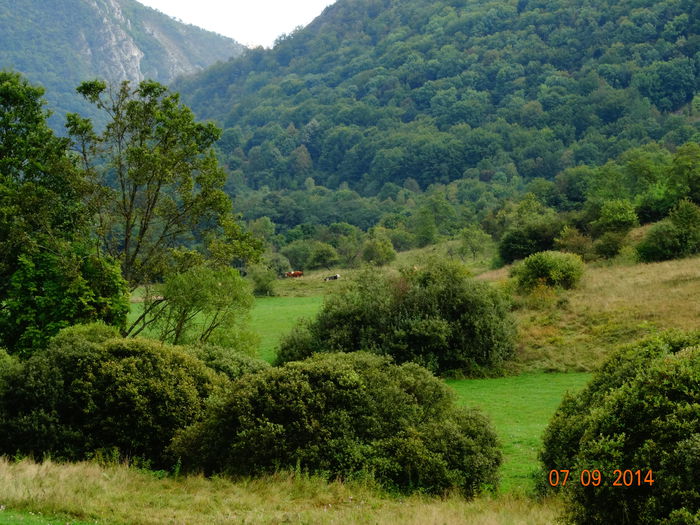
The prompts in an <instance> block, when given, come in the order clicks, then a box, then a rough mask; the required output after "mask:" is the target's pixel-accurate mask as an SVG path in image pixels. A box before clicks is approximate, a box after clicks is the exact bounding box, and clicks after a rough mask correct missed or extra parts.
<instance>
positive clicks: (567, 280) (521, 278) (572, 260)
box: [511, 251, 585, 291]
mask: <svg viewBox="0 0 700 525" xmlns="http://www.w3.org/2000/svg"><path fill="white" fill-rule="evenodd" d="M584 268H585V266H584V264H583V259H581V256H579V255H576V254H574V253H563V252H555V251H548V252H539V253H535V254H533V255H530V256H529V257H527V258H526V259H525V260H523V261H522V262H521V263H519V264H517V265H515V266H514V267H513V269H512V270H511V277H514V278H515V281H516V283H517V285H518V288H520V289H521V290H525V291H527V290H531V289H533V288H535V287H536V286H538V285H546V286H553V287H555V286H558V287H561V288H574V287H575V286H576V285H577V284H578V282H579V281H580V280H581V277H582V276H583V271H584Z"/></svg>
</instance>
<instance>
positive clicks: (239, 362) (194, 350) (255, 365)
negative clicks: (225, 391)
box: [182, 344, 270, 381]
mask: <svg viewBox="0 0 700 525" xmlns="http://www.w3.org/2000/svg"><path fill="white" fill-rule="evenodd" d="M182 350H183V351H185V352H187V353H188V354H190V355H192V356H194V357H196V358H197V359H199V360H200V361H202V362H203V363H204V364H205V365H207V366H208V367H209V368H211V369H212V370H214V371H215V372H219V373H221V374H224V375H225V376H227V377H228V378H229V379H231V380H232V381H233V380H236V379H238V378H239V377H241V376H243V375H245V374H253V373H255V372H259V371H260V370H265V369H266V368H268V367H269V366H270V365H269V364H268V363H267V362H265V361H263V360H261V359H257V358H255V357H251V356H249V355H246V354H244V353H241V352H239V351H235V350H233V349H231V348H224V347H221V346H216V345H208V344H205V345H196V346H184V347H182Z"/></svg>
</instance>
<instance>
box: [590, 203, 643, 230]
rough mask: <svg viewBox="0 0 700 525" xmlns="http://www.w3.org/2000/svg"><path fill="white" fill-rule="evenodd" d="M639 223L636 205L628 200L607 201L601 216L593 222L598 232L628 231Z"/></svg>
mask: <svg viewBox="0 0 700 525" xmlns="http://www.w3.org/2000/svg"><path fill="white" fill-rule="evenodd" d="M638 224H639V220H638V219H637V214H636V213H635V211H634V206H633V205H632V203H631V202H629V201H626V200H619V199H618V200H611V201H605V202H604V203H603V205H602V207H601V210H600V216H599V217H598V219H597V220H596V221H594V222H593V223H592V226H593V228H594V230H595V231H596V232H597V233H598V234H603V233H608V232H613V233H626V232H628V231H629V230H631V229H632V228H634V227H635V226H637V225H638Z"/></svg>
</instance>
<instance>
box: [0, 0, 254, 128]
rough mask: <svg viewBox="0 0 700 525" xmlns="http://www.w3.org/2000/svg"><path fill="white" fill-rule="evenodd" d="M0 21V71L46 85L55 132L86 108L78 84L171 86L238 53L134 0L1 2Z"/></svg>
mask: <svg viewBox="0 0 700 525" xmlns="http://www.w3.org/2000/svg"><path fill="white" fill-rule="evenodd" d="M0 20H2V31H0V69H2V68H4V69H13V70H15V71H19V72H21V73H23V74H24V75H26V77H27V78H29V79H30V80H31V81H32V82H36V83H39V84H41V85H43V86H44V87H45V88H46V90H47V98H48V101H49V105H50V107H51V109H52V110H53V111H55V112H56V113H57V114H58V116H57V117H56V118H54V119H53V120H52V121H51V123H52V125H53V126H54V128H56V129H63V124H64V122H63V120H64V119H63V115H64V114H65V113H66V112H69V111H82V112H84V111H85V110H86V109H87V106H86V105H85V104H83V103H81V100H80V97H79V95H77V94H76V93H75V88H76V86H77V85H78V84H79V83H80V82H82V81H84V80H87V79H90V78H95V77H99V78H103V79H107V80H110V81H121V80H132V81H140V80H143V79H145V78H151V79H153V80H157V81H159V82H170V81H171V80H173V79H174V78H175V77H176V76H177V75H180V74H184V73H192V72H195V71H198V70H200V69H203V68H205V67H207V66H210V65H212V64H214V63H215V62H217V61H219V60H226V59H228V58H230V57H232V56H236V55H239V54H240V53H241V52H242V51H243V49H244V47H243V46H242V45H241V44H239V43H237V42H235V41H234V40H231V39H230V38H226V37H223V36H221V35H217V34H215V33H211V32H209V31H205V30H203V29H200V28H198V27H195V26H192V25H186V24H183V23H181V22H177V21H176V20H174V19H172V18H170V17H169V16H166V15H164V14H163V13H160V12H158V11H156V10H154V9H151V8H149V7H146V6H143V5H141V4H139V3H138V2H135V1H134V0H92V1H89V0H47V1H42V2H38V1H36V0H11V1H10V0H0Z"/></svg>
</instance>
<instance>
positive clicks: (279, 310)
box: [250, 296, 323, 361]
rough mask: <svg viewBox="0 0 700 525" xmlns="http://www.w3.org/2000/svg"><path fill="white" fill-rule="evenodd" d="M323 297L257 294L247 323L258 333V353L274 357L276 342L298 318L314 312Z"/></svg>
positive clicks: (270, 358) (310, 315) (268, 359)
mask: <svg viewBox="0 0 700 525" xmlns="http://www.w3.org/2000/svg"><path fill="white" fill-rule="evenodd" d="M322 303H323V298H322V297H319V296H315V297H314V296H310V297H258V298H257V299H255V305H254V306H253V308H252V310H251V312H250V321H251V322H250V326H251V328H252V329H253V331H254V332H256V333H257V334H259V335H260V349H259V351H258V355H259V356H260V357H261V358H262V359H264V360H265V361H272V360H273V359H274V357H275V351H276V349H277V344H278V343H279V340H280V338H281V337H282V336H284V335H286V334H288V333H289V332H290V331H291V330H292V328H293V327H294V325H295V324H296V323H297V322H298V321H299V320H300V319H301V318H307V319H308V318H311V317H313V316H314V315H316V312H318V310H319V308H320V307H321V304H322Z"/></svg>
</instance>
